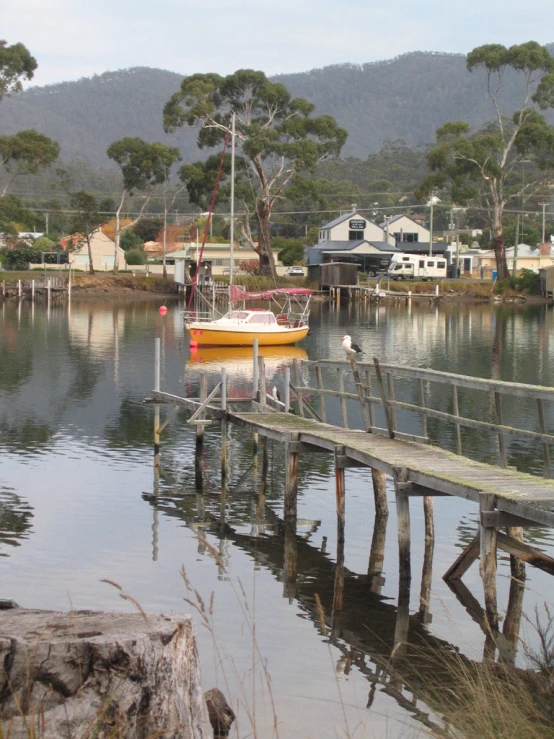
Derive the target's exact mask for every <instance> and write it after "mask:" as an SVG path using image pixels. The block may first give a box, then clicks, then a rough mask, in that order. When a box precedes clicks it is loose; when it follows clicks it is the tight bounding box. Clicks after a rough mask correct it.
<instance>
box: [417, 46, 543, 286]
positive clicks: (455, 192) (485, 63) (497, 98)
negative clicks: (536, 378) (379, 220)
mask: <svg viewBox="0 0 554 739" xmlns="http://www.w3.org/2000/svg"><path fill="white" fill-rule="evenodd" d="M467 69H468V70H469V72H472V71H473V70H475V69H484V70H485V72H486V79H487V94H488V96H489V99H490V101H491V105H492V109H493V113H494V121H493V122H492V123H490V124H489V125H487V126H485V127H484V128H483V129H482V130H479V131H472V129H471V126H470V125H469V123H466V122H465V121H451V122H449V123H445V124H444V125H443V126H441V127H440V128H439V129H438V130H437V141H436V145H435V146H434V147H433V148H432V149H431V150H430V151H429V153H428V156H427V159H428V163H429V166H430V168H431V170H432V173H431V174H430V175H429V176H428V177H427V178H426V179H425V181H424V183H423V185H422V186H421V187H420V188H419V189H418V191H417V193H416V194H418V195H420V196H424V195H426V194H428V193H429V192H430V191H431V190H432V189H433V188H436V187H439V188H440V187H448V188H449V190H450V192H451V195H452V199H453V201H455V202H456V203H457V204H459V205H464V204H466V203H468V202H470V201H477V202H478V203H479V204H480V205H481V206H482V207H483V208H484V210H485V212H486V214H487V218H488V221H489V225H490V229H491V234H492V240H493V248H494V252H495V256H496V264H497V268H498V277H499V279H503V278H505V277H507V276H508V266H507V263H506V249H505V244H504V236H503V216H504V211H505V208H506V206H507V205H508V204H509V203H510V202H513V203H520V202H521V199H522V197H523V196H524V195H525V194H526V193H530V192H532V191H533V190H535V189H537V188H539V187H543V186H544V185H545V184H546V183H548V182H552V181H553V180H554V127H553V126H551V125H549V124H548V123H547V121H546V120H545V118H544V116H543V115H542V114H541V113H540V112H539V109H542V110H544V109H547V108H550V107H552V106H553V105H554V58H553V57H552V56H551V55H550V53H549V52H548V49H547V48H546V47H545V46H541V45H539V44H538V43H536V42H535V41H529V42H528V43H525V44H519V45H517V46H511V47H510V48H506V47H504V46H501V45H500V44H487V45H485V46H479V47H477V48H476V49H474V50H473V51H472V52H470V53H469V54H468V57H467ZM514 77H515V78H517V80H518V82H519V83H521V84H520V89H521V98H520V107H519V110H517V111H516V112H515V113H513V114H512V115H508V114H507V113H506V112H505V111H504V110H503V102H504V99H505V98H503V91H504V88H505V86H506V85H507V84H513V81H514ZM526 162H530V163H531V166H532V167H533V169H534V171H535V175H536V176H534V177H533V178H532V179H530V178H529V179H528V181H527V182H525V181H524V178H523V177H522V174H521V173H522V166H524V163H526Z"/></svg>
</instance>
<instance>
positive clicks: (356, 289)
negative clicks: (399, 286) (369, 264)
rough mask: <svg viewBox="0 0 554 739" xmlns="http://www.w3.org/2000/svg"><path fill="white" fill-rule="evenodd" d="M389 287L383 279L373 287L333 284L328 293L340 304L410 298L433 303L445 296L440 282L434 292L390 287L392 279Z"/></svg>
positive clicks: (333, 300) (398, 300)
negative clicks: (442, 293)
mask: <svg viewBox="0 0 554 739" xmlns="http://www.w3.org/2000/svg"><path fill="white" fill-rule="evenodd" d="M387 285H388V286H387V288H382V287H381V281H379V282H377V284H376V285H375V286H374V287H372V286H371V285H369V284H368V285H332V286H330V287H329V288H328V290H327V294H328V296H329V300H330V301H331V303H336V304H340V303H341V302H342V301H343V300H346V301H348V302H350V301H358V302H361V303H380V302H381V301H382V300H385V301H393V302H407V301H408V300H423V301H425V300H427V301H428V302H431V303H438V302H440V300H441V298H442V297H443V296H442V295H441V292H440V286H439V284H436V285H435V287H434V290H433V292H428V293H417V292H412V291H411V290H408V291H406V292H404V291H402V292H401V291H400V290H391V289H390V280H388V282H387Z"/></svg>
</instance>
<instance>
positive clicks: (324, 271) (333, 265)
mask: <svg viewBox="0 0 554 739" xmlns="http://www.w3.org/2000/svg"><path fill="white" fill-rule="evenodd" d="M308 280H310V282H315V283H316V284H317V286H318V288H319V289H320V290H321V289H322V288H326V287H335V286H339V285H341V286H344V285H357V284H358V265H357V264H353V263H352V262H327V263H326V264H309V265H308Z"/></svg>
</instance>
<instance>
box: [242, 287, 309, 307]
mask: <svg viewBox="0 0 554 739" xmlns="http://www.w3.org/2000/svg"><path fill="white" fill-rule="evenodd" d="M311 294H312V291H311V290H309V289H308V288H307V287H278V288H276V289H275V290H265V291H264V292H257V293H254V292H252V293H250V292H247V291H246V290H243V289H242V288H241V287H239V286H238V285H230V286H229V299H230V300H231V303H238V302H239V301H240V300H271V298H272V297H273V296H274V295H311Z"/></svg>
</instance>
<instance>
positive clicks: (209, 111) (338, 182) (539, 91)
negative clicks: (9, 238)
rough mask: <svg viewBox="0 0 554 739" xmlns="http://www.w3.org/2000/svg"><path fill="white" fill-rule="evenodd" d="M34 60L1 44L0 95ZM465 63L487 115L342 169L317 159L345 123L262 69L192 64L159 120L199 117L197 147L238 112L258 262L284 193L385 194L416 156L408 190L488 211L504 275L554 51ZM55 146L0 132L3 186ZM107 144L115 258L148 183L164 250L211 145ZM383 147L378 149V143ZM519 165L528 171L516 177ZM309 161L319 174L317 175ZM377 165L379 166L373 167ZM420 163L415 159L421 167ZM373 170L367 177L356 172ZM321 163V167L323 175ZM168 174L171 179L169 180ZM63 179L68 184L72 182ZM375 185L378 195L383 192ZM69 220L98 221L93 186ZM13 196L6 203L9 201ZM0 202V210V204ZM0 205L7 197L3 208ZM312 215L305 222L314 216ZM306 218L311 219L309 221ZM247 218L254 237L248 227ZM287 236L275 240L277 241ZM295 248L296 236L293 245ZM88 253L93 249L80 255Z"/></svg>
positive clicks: (335, 143) (549, 141) (543, 191)
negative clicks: (514, 98) (194, 68)
mask: <svg viewBox="0 0 554 739" xmlns="http://www.w3.org/2000/svg"><path fill="white" fill-rule="evenodd" d="M35 68H36V61H35V60H34V59H33V58H32V57H31V56H30V54H29V53H28V52H27V50H26V49H25V47H23V46H22V45H21V44H15V45H14V46H12V47H8V46H7V45H6V43H5V42H1V44H0V77H1V80H2V81H1V82H0V98H1V96H2V95H4V94H8V93H10V92H17V91H18V89H20V88H21V80H22V79H31V78H32V75H33V72H34V69H35ZM467 69H468V71H469V72H472V71H473V70H475V69H484V70H485V71H486V79H487V92H488V96H489V99H490V103H491V112H492V115H493V121H492V122H491V123H490V124H488V125H487V126H485V127H484V128H483V129H482V130H479V131H472V129H471V127H470V126H469V124H468V123H466V122H464V121H453V122H449V123H446V124H445V125H443V126H441V127H440V128H439V129H438V130H437V141H436V144H435V145H434V146H433V147H431V148H430V149H429V151H428V152H427V154H426V156H424V155H423V154H422V153H414V152H410V151H409V150H407V147H405V146H403V145H402V144H401V143H399V142H393V143H392V144H390V146H389V150H388V152H386V154H387V155H388V160H387V157H386V156H381V158H380V159H379V160H378V159H375V158H373V159H372V158H371V157H370V158H369V159H368V162H367V163H365V168H364V167H361V168H358V169H359V170H360V171H359V172H358V174H357V175H356V176H355V177H354V178H353V179H354V180H355V179H356V177H358V179H359V181H358V182H356V181H354V182H353V181H352V179H349V180H344V179H337V177H336V173H335V175H334V176H333V175H332V174H331V173H333V171H334V170H336V169H339V168H340V167H341V166H344V163H342V165H341V164H338V163H336V162H335V163H334V164H333V165H332V168H331V167H330V166H329V167H328V168H327V170H326V169H325V161H327V160H331V159H335V160H336V159H337V157H338V155H339V154H340V151H341V148H342V146H343V145H344V143H345V141H346V137H347V132H346V131H345V130H344V129H342V128H340V127H339V126H338V125H337V123H336V121H335V120H334V119H333V118H332V117H331V116H327V115H322V116H314V115H313V113H314V106H313V105H312V104H311V103H310V102H309V101H307V100H305V99H303V98H293V97H292V96H291V95H290V93H289V92H288V90H287V89H286V88H285V87H284V86H283V85H282V84H280V83H275V82H271V81H269V80H268V79H267V78H266V76H265V75H264V74H263V73H262V72H256V71H253V70H239V71H238V72H235V73H234V74H231V75H228V76H226V77H222V76H219V75H216V74H196V75H191V76H189V77H186V78H185V79H184V80H183V82H182V85H181V88H180V90H179V91H178V92H176V93H175V94H174V95H172V96H171V98H170V99H169V100H168V102H167V103H166V105H165V107H164V110H163V122H164V129H165V131H166V132H169V133H170V132H174V131H176V130H177V129H178V128H180V127H182V126H196V127H198V130H199V133H198V141H197V143H198V146H199V148H201V149H204V148H207V149H211V148H215V147H217V148H221V145H222V143H223V141H224V140H225V139H228V136H229V128H230V121H231V116H232V114H233V113H234V114H235V117H236V146H237V158H236V174H235V197H236V199H237V202H238V206H239V207H238V210H239V211H240V215H239V217H238V218H237V225H238V227H239V231H240V233H241V235H242V238H243V239H244V240H245V241H246V242H248V243H249V244H250V245H251V246H252V247H253V248H254V249H255V250H256V251H257V253H258V255H259V258H260V267H261V272H262V274H265V275H269V276H271V275H273V276H274V275H275V265H274V262H273V252H272V249H271V239H272V234H271V229H270V226H271V221H272V218H274V217H275V216H277V218H278V217H279V213H283V212H284V211H285V212H286V209H287V207H289V204H290V203H295V204H296V206H297V207H298V205H301V207H302V208H303V209H305V210H312V211H316V210H323V209H325V207H326V206H328V205H329V204H330V203H334V207H336V204H337V203H338V202H341V203H344V206H345V207H348V206H349V204H350V203H351V202H352V200H353V197H352V196H356V194H357V193H359V192H360V191H361V189H362V187H363V189H364V190H366V191H369V193H370V194H371V193H375V197H376V198H377V199H376V200H375V201H374V204H375V205H376V206H381V207H382V203H383V202H385V203H386V202H387V201H386V195H387V193H390V200H391V201H392V200H393V193H394V190H395V188H396V187H397V183H398V180H399V179H400V178H403V181H404V182H405V183H406V184H411V185H412V186H414V185H416V184H417V183H416V182H413V181H411V180H410V179H409V178H408V174H409V173H413V172H414V171H415V170H417V168H418V165H419V166H420V168H421V166H422V165H423V164H424V163H425V160H426V165H427V167H428V170H429V174H428V175H427V176H426V177H425V179H424V181H423V183H421V184H419V186H418V187H417V190H416V195H417V197H419V198H420V199H421V200H422V201H423V202H425V200H426V199H427V198H428V197H429V195H432V194H440V193H442V194H443V196H444V197H445V198H446V199H447V200H450V201H451V202H452V203H453V204H456V205H457V206H471V205H473V206H476V207H478V208H480V209H481V212H484V213H485V214H486V217H487V220H488V224H489V228H490V232H491V234H492V239H493V246H494V250H495V253H496V260H497V266H498V271H499V277H503V276H507V264H506V253H505V238H504V227H505V225H506V224H505V210H506V208H507V206H508V205H509V204H510V203H521V202H522V199H523V198H524V197H526V198H527V199H528V198H529V197H530V196H531V195H534V196H539V197H542V198H545V197H547V198H549V199H550V189H549V187H550V186H551V184H552V183H553V182H554V127H553V126H551V125H549V124H548V122H547V121H546V119H545V118H544V115H543V114H542V112H541V111H542V110H545V109H547V108H549V107H554V58H553V57H551V55H550V54H549V52H548V49H547V48H546V47H544V46H540V45H539V44H537V43H536V42H528V43H526V44H520V45H517V46H512V47H510V48H506V47H504V46H501V45H498V44H494V45H485V46H481V47H478V48H476V49H474V50H473V51H472V52H471V53H470V54H469V55H468V57H467ZM514 76H515V77H517V78H520V80H521V83H522V85H521V90H522V93H521V96H522V97H521V105H520V108H519V110H517V111H516V112H515V113H513V114H510V115H508V114H507V113H506V112H505V111H503V109H502V100H503V97H502V92H503V86H504V85H505V83H506V80H508V79H509V80H510V84H512V83H513V79H514ZM58 153H59V147H58V145H57V144H56V142H52V141H51V140H50V139H47V137H44V136H42V135H41V134H38V133H37V132H35V131H22V132H20V133H19V134H16V135H15V136H6V137H0V156H1V157H2V159H1V162H2V166H3V168H4V170H5V171H6V172H7V173H8V178H7V180H6V184H5V187H4V193H3V197H4V198H6V197H7V189H8V187H9V185H10V183H11V182H13V180H14V178H16V177H18V176H20V175H21V174H24V173H29V172H33V171H37V170H38V169H39V168H40V167H43V166H46V165H48V164H51V163H52V162H53V161H55V159H56V158H57V156H58ZM107 153H108V156H109V157H110V158H111V159H112V160H113V161H114V162H115V163H116V164H117V165H118V167H119V169H120V171H121V175H122V181H123V186H122V189H121V194H120V196H119V199H118V202H117V203H116V204H115V232H114V236H115V239H114V240H115V244H116V250H115V270H116V271H117V269H118V263H117V255H118V248H117V247H118V246H119V245H120V244H121V240H122V238H123V237H124V234H125V233H126V232H131V231H132V229H133V228H134V227H135V226H136V225H137V224H138V223H139V222H140V221H141V219H142V217H143V215H144V213H145V211H146V208H147V205H148V203H149V202H150V199H151V197H152V194H153V192H154V191H156V192H158V193H161V196H160V197H161V200H162V204H163V207H162V208H161V209H160V210H161V217H162V223H163V227H162V239H163V244H164V245H163V251H164V265H165V251H166V234H167V226H168V214H169V212H170V210H171V208H172V206H173V204H174V202H175V198H176V197H177V196H178V195H179V194H180V193H182V192H183V191H184V190H185V189H186V192H187V195H188V199H189V201H190V202H191V203H193V204H195V205H198V206H200V207H201V208H202V209H203V210H205V209H207V207H208V204H209V202H210V199H211V195H212V192H213V189H214V185H215V182H216V179H217V177H218V171H219V170H220V166H221V156H220V154H214V155H212V156H208V157H207V158H206V159H205V160H203V161H199V162H195V163H193V164H190V163H186V164H182V166H180V168H179V169H178V166H179V164H180V163H181V155H180V153H179V150H178V149H177V148H176V147H170V146H167V145H165V144H161V143H148V142H145V141H142V140H141V139H139V138H131V137H125V138H123V139H120V140H118V141H115V142H114V143H113V144H111V146H110V147H109V148H108V152H107ZM381 154H383V152H381ZM523 166H525V167H526V168H527V169H526V172H527V176H526V177H523V178H522V177H521V174H520V173H521V169H522V167H523ZM318 167H319V173H318V175H315V174H314V173H315V172H316V168H318ZM379 167H381V169H380V170H379ZM420 171H421V169H420ZM368 173H371V174H370V176H371V177H372V183H371V186H368V183H367V182H365V177H367V176H368ZM322 174H331V176H329V177H325V176H321V175H322ZM176 177H178V181H179V183H180V184H178V185H177V186H175V185H174V182H175V178H176ZM70 190H71V188H70V183H67V191H68V192H70ZM229 195H230V154H228V153H227V154H226V155H225V157H224V158H223V161H222V177H221V183H220V188H219V195H218V202H219V203H224V202H226V201H228V198H229ZM131 196H135V198H136V197H137V196H139V197H140V205H139V207H138V212H137V214H136V216H135V217H134V218H133V219H123V217H122V216H123V214H124V212H125V211H124V209H125V206H126V203H127V201H128V198H129V197H131ZM383 196H385V197H383ZM70 203H71V207H72V209H73V210H74V211H75V214H76V218H75V221H76V222H77V223H79V224H80V225H81V226H82V231H83V233H84V234H87V243H88V248H89V252H90V233H91V232H92V231H93V230H94V229H95V228H97V227H98V226H99V225H100V224H101V223H102V222H103V214H102V212H101V208H100V207H99V204H98V202H97V200H96V198H95V197H94V196H92V195H91V194H89V193H87V192H86V191H84V190H80V191H77V192H74V193H71V200H70ZM15 205H16V203H14V202H12V203H11V206H12V207H15ZM2 210H3V209H2V207H0V216H1V213H2ZM4 210H5V209H4ZM319 220H320V219H319V218H318V217H316V219H315V223H314V224H313V225H314V226H315V225H316V224H317V223H318V222H319ZM310 225H311V224H310ZM254 228H255V229H256V232H257V233H256V239H254V233H253V232H254ZM286 246H289V247H290V248H292V245H284V248H285V247H286ZM295 248H297V250H298V245H296V247H295ZM90 263H91V265H92V259H90Z"/></svg>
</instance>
